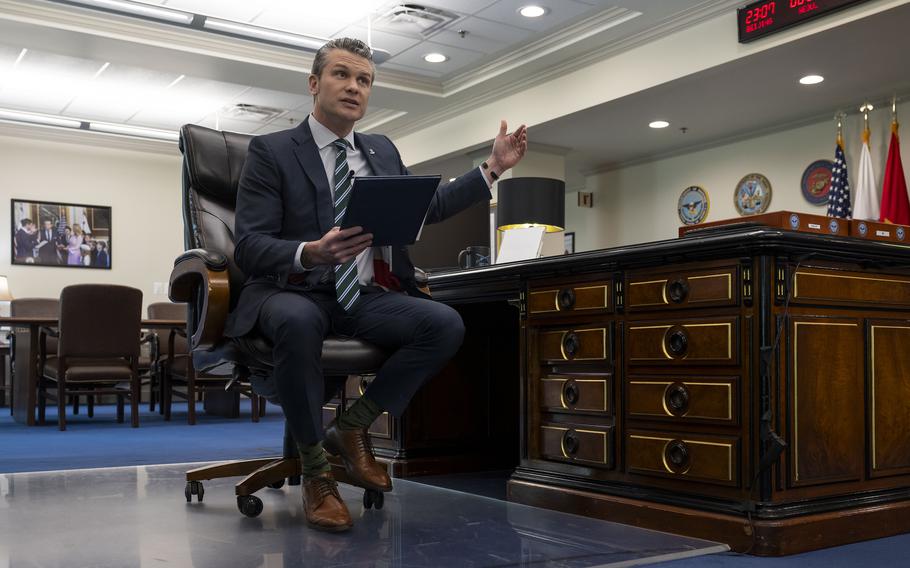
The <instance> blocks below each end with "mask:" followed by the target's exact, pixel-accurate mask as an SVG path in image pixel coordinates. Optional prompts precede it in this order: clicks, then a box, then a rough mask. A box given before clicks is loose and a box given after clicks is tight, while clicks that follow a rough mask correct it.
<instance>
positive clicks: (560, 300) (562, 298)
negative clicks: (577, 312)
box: [556, 288, 575, 311]
mask: <svg viewBox="0 0 910 568" xmlns="http://www.w3.org/2000/svg"><path fill="white" fill-rule="evenodd" d="M556 301H557V307H558V308H559V311H563V310H571V309H572V308H574V307H575V290H573V289H572V288H563V289H562V290H560V291H559V294H558V295H557V296H556Z"/></svg>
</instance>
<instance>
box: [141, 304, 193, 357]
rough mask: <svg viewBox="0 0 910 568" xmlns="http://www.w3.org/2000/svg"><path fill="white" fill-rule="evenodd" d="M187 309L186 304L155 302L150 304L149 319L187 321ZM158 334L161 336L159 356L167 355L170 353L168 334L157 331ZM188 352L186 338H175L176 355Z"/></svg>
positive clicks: (179, 336)
mask: <svg viewBox="0 0 910 568" xmlns="http://www.w3.org/2000/svg"><path fill="white" fill-rule="evenodd" d="M186 308H187V307H186V304H183V303H177V302H155V303H153V304H149V307H148V315H149V319H180V320H184V321H186ZM156 333H158V336H159V341H158V354H159V355H167V354H168V353H170V347H169V343H168V332H167V331H157V332H156ZM187 352H188V351H187V342H186V337H183V336H181V335H177V336H176V337H175V338H174V353H175V354H177V355H185V354H186V353H187Z"/></svg>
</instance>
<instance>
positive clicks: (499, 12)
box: [476, 0, 602, 32]
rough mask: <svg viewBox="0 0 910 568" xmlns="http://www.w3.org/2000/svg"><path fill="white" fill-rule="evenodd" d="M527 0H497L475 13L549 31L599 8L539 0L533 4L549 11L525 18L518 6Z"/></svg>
mask: <svg viewBox="0 0 910 568" xmlns="http://www.w3.org/2000/svg"><path fill="white" fill-rule="evenodd" d="M529 3H531V2H529V0H499V2H497V3H496V4H494V5H492V6H490V7H489V8H487V9H486V10H481V11H480V12H478V13H477V14H476V15H477V16H478V17H481V18H485V19H487V20H493V21H495V22H502V23H504V24H509V25H511V26H517V27H519V28H524V29H528V30H533V31H536V32H546V31H551V30H553V29H554V28H556V27H557V26H560V25H562V24H565V23H566V22H568V21H570V20H574V19H576V18H579V17H580V16H582V15H583V14H585V13H593V12H595V11H598V10H600V9H596V8H593V7H592V6H590V5H588V4H582V3H580V2H575V1H574V0H559V1H558V2H556V1H555V0H540V1H536V0H535V1H534V2H533V3H534V4H537V5H538V6H542V7H544V8H547V9H548V10H549V12H548V13H547V14H546V15H544V16H541V17H540V18H525V17H524V16H522V15H521V14H519V13H518V10H519V8H521V7H522V6H526V5H527V4H529ZM601 9H602V8H601Z"/></svg>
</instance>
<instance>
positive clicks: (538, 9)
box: [518, 4, 549, 18]
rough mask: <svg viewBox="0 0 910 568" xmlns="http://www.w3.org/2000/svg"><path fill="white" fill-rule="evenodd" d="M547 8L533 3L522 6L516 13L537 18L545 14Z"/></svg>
mask: <svg viewBox="0 0 910 568" xmlns="http://www.w3.org/2000/svg"><path fill="white" fill-rule="evenodd" d="M548 11H549V10H547V9H546V8H544V7H542V6H535V5H533V4H531V5H529V6H522V7H521V8H520V9H519V10H518V13H519V14H521V15H522V16H524V17H525V18H539V17H541V16H543V15H544V14H546V13H547V12H548Z"/></svg>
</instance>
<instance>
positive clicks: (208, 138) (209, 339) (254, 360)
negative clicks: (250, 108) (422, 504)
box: [170, 125, 387, 517]
mask: <svg viewBox="0 0 910 568" xmlns="http://www.w3.org/2000/svg"><path fill="white" fill-rule="evenodd" d="M251 138H252V136H248V135H244V134H236V133H231V132H220V131H217V130H212V129H209V128H204V127H201V126H196V125H186V126H184V127H183V128H182V129H181V130H180V150H181V152H183V221H184V237H185V238H184V241H185V245H186V248H187V249H188V250H187V251H186V252H185V253H184V254H183V255H181V256H180V257H178V258H177V260H176V261H175V262H174V270H173V272H171V280H170V298H171V300H173V301H175V302H186V303H187V306H188V314H187V338H188V341H189V350H190V353H191V356H192V359H193V365H194V367H195V369H196V371H197V372H199V373H206V374H209V375H219V374H220V375H223V376H229V377H232V378H233V379H235V380H240V381H247V380H248V381H250V383H251V384H252V386H253V389H254V390H255V391H256V392H258V393H259V394H260V395H262V396H265V397H266V398H268V399H269V400H272V401H273V402H278V399H277V389H276V388H275V385H274V382H273V379H272V348H271V346H270V345H269V344H268V343H267V342H266V341H265V340H264V339H263V338H262V337H260V336H258V335H256V334H255V332H254V333H253V334H250V335H248V336H245V337H243V338H240V339H230V338H226V337H224V336H223V331H224V324H225V319H226V317H227V314H228V311H229V310H230V309H231V308H232V307H233V306H234V305H235V303H236V302H237V298H238V296H239V295H240V288H241V285H242V284H243V281H244V280H245V275H244V274H243V273H242V272H241V270H240V268H239V267H238V266H237V264H236V263H235V262H234V209H235V207H236V200H237V183H238V181H239V178H240V172H241V169H242V168H243V162H244V160H245V159H246V154H247V147H248V146H249V142H250V139H251ZM386 357H387V355H386V354H385V353H384V352H382V351H381V350H380V349H378V348H376V347H375V346H373V345H370V344H368V343H365V342H363V341H359V340H356V339H341V338H337V337H329V338H328V339H326V341H325V343H324V344H323V348H322V366H323V371H324V374H325V376H326V382H327V383H328V384H327V388H326V396H327V397H329V398H331V397H333V396H334V395H335V393H336V392H337V391H338V389H339V388H340V387H341V385H343V383H344V381H345V379H346V378H347V376H348V375H368V374H373V373H375V372H376V370H377V369H378V368H379V367H380V366H381V365H382V363H383V362H384V361H385V359H386ZM225 443H229V442H227V441H226V442H225ZM299 462H300V460H299V459H298V457H297V450H296V444H295V443H294V441H293V440H292V439H291V437H290V433H289V431H288V429H287V427H285V435H284V455H283V456H282V457H281V458H276V459H257V460H246V461H238V462H229V463H226V464H220V465H215V466H211V467H205V468H199V469H195V470H192V471H189V472H187V474H186V478H187V485H186V490H185V495H186V499H187V501H191V500H192V495H196V497H197V500H199V501H201V500H202V496H203V493H204V490H203V487H202V483H201V482H202V480H207V479H216V478H222V477H232V476H241V475H243V476H246V477H245V478H244V479H243V480H242V481H240V482H239V483H237V485H236V486H235V493H236V494H237V506H238V508H239V509H240V511H241V512H242V513H243V514H245V515H247V516H251V517H255V516H257V515H258V514H259V513H260V512H261V511H262V501H261V500H260V499H259V498H258V497H256V496H255V495H253V493H254V492H255V491H258V490H259V489H261V488H263V487H266V486H269V487H280V486H281V485H283V484H284V480H285V478H288V479H289V481H290V483H291V484H299V483H300V463H299ZM342 480H343V478H342ZM381 499H382V494H381V493H378V492H372V491H368V492H367V493H365V495H364V502H365V503H368V504H375V505H376V506H377V508H378V507H381V505H382V501H381Z"/></svg>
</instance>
